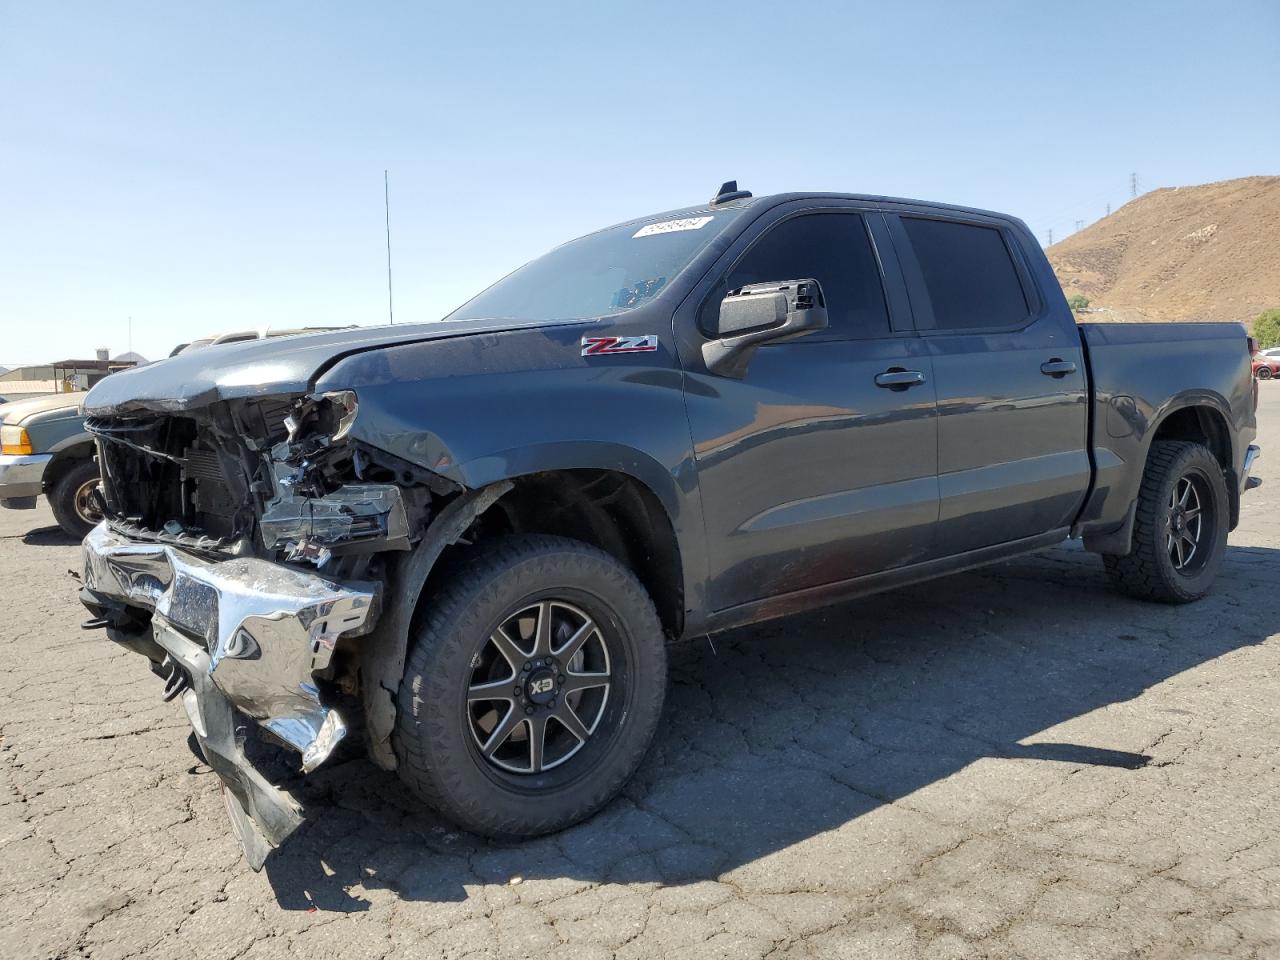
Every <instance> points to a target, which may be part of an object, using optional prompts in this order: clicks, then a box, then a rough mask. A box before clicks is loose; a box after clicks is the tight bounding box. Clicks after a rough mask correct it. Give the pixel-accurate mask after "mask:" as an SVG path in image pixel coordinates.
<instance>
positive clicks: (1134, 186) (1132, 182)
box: [1129, 173, 1138, 199]
mask: <svg viewBox="0 0 1280 960" xmlns="http://www.w3.org/2000/svg"><path fill="white" fill-rule="evenodd" d="M1137 195H1138V175H1137V174H1136V173H1131V174H1129V197H1130V199H1132V198H1134V197H1136V196H1137Z"/></svg>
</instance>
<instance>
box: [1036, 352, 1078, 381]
mask: <svg viewBox="0 0 1280 960" xmlns="http://www.w3.org/2000/svg"><path fill="white" fill-rule="evenodd" d="M1040 372H1041V373H1043V374H1044V375H1045V376H1046V377H1065V376H1066V375H1067V374H1068V373H1075V372H1076V365H1075V364H1074V363H1072V362H1071V361H1070V360H1059V359H1058V358H1057V357H1054V358H1053V359H1052V360H1046V361H1045V362H1044V363H1042V364H1040Z"/></svg>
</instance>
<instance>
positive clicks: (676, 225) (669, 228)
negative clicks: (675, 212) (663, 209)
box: [631, 217, 714, 240]
mask: <svg viewBox="0 0 1280 960" xmlns="http://www.w3.org/2000/svg"><path fill="white" fill-rule="evenodd" d="M712 219H714V218H712V217H685V218H684V219H683V220H663V221H662V222H661V223H651V224H649V225H647V226H644V227H641V228H640V229H639V230H637V231H636V232H635V233H633V234H632V235H631V239H633V240H634V239H635V238H636V237H652V236H655V235H657V234H659V233H675V232H676V231H678V230H700V229H702V228H703V227H705V226H706V225H707V224H708V223H710V222H711V221H712Z"/></svg>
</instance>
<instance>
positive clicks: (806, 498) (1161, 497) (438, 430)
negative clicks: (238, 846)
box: [81, 184, 1258, 866]
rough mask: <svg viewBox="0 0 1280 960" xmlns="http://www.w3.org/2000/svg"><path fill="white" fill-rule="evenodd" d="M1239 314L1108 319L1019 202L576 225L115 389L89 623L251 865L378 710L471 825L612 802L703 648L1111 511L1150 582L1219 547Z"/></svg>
mask: <svg viewBox="0 0 1280 960" xmlns="http://www.w3.org/2000/svg"><path fill="white" fill-rule="evenodd" d="M1249 357H1250V348H1249V345H1248V343H1247V339H1246V336H1245V331H1244V329H1243V328H1242V327H1240V326H1238V325H1235V324H1188V325H1173V324H1138V325H1120V324H1115V325H1089V324H1085V325H1077V323H1076V322H1075V320H1074V319H1073V317H1072V314H1071V311H1070V310H1069V309H1068V307H1067V304H1066V302H1065V300H1064V298H1063V295H1062V292H1061V290H1060V289H1059V287H1058V283H1057V281H1056V280H1055V278H1054V275H1053V273H1052V272H1051V270H1050V267H1049V264H1048V262H1047V261H1046V259H1045V257H1044V255H1043V254H1042V252H1041V250H1040V248H1039V245H1038V244H1037V243H1036V242H1035V240H1034V238H1033V237H1032V236H1031V234H1030V233H1029V232H1028V231H1027V229H1026V227H1025V226H1024V225H1023V224H1022V223H1021V222H1019V221H1018V220H1016V219H1013V218H1011V217H1007V216H1003V215H1000V214H996V213H990V212H986V211H980V210H971V209H965V208H960V207H955V206H946V205H941V204H935V203H921V202H917V201H911V200H895V199H888V198H884V197H872V196H855V195H846V194H785V195H781V196H770V197H752V196H751V195H750V194H749V193H747V192H745V191H740V190H738V189H737V188H736V185H734V184H726V185H725V187H723V188H722V189H721V191H720V192H719V193H718V194H717V196H716V197H715V199H714V200H712V201H711V202H710V203H707V204H704V205H702V206H697V207H692V208H689V209H683V210H676V211H672V212H669V213H663V214H659V215H657V216H650V217H644V218H641V219H638V220H634V221H631V222H628V223H623V224H620V225H618V226H614V227H609V228H607V229H604V230H601V231H599V232H596V233H593V234H590V235H588V236H585V237H582V238H580V239H578V240H574V241H572V242H570V243H567V244H565V245H563V246H561V247H558V248H556V249H555V250H553V251H551V252H550V253H548V254H546V255H545V256H543V257H541V258H540V259H537V260H534V261H533V262H531V263H529V264H527V265H525V266H524V267H521V268H520V269H519V270H516V271H515V272H514V273H512V274H510V275H509V276H507V277H506V278H504V279H502V280H500V281H498V282H497V283H496V284H494V285H493V286H492V287H490V288H488V289H487V290H485V291H484V292H482V293H481V294H479V295H478V296H477V297H475V298H474V299H473V300H471V301H470V302H468V303H466V304H465V305H463V306H462V307H460V308H459V309H457V310H456V311H454V312H453V313H452V314H451V315H450V316H449V317H447V318H446V319H445V321H444V322H435V323H423V324H413V325H409V326H396V327H387V328H380V329H353V330H347V331H343V332H340V333H331V334H318V335H310V336H302V337H295V338H291V339H289V340H287V341H281V342H278V343H271V344H267V343H246V344H236V345H230V346H226V347H223V348H220V349H219V350H217V351H202V352H198V353H195V354H192V355H190V356H179V357H176V358H174V359H173V360H169V361H166V362H165V363H162V364H158V365H156V366H154V367H151V368H144V369H140V370H136V371H126V372H123V373H119V374H116V375H115V376H112V377H110V378H109V379H107V380H105V381H104V382H103V383H101V384H100V385H98V386H97V387H95V388H94V389H93V391H92V392H91V393H90V394H89V396H88V398H87V399H86V401H85V409H86V411H87V413H88V414H89V420H88V422H87V427H88V429H89V431H90V432H91V433H92V434H93V435H94V436H95V437H96V441H97V447H98V458H99V462H100V465H101V468H102V475H103V486H102V495H103V497H102V502H101V508H102V510H103V513H104V516H105V519H104V521H103V522H102V523H101V524H99V525H98V526H97V527H95V528H94V530H93V531H92V532H91V533H90V534H89V536H88V537H87V538H86V540H85V543H84V578H83V585H82V586H83V589H82V592H81V598H82V600H83V602H84V603H85V605H86V606H87V607H88V608H89V610H90V611H91V612H92V615H93V619H92V620H91V621H90V622H89V624H88V626H91V627H104V628H106V631H107V635H108V636H110V638H111V639H112V640H115V641H117V642H119V643H122V644H125V645H127V646H128V647H131V648H133V649H134V650H136V651H138V652H140V653H142V654H144V655H146V656H147V657H148V658H149V659H150V660H151V662H152V665H153V668H154V669H155V671H156V672H157V673H159V674H160V675H161V676H162V677H163V678H164V679H165V696H166V697H180V698H181V699H182V701H183V703H184V705H185V707H186V710H187V712H188V714H189V715H190V718H191V722H192V726H193V728H194V729H195V732H196V738H197V740H198V741H199V744H200V747H201V749H202V751H203V753H204V756H205V757H206V759H207V760H208V763H209V765H210V766H211V767H212V768H213V769H214V770H215V771H216V772H217V773H218V775H219V776H220V777H221V779H222V782H223V784H224V785H225V789H226V791H227V795H228V798H229V801H230V802H229V803H228V809H229V810H230V811H231V815H232V822H233V825H234V827H235V830H236V832H237V834H238V836H239V837H240V839H241V841H242V843H243V844H244V847H245V851H246V854H247V856H248V858H249V860H250V862H251V863H252V864H254V865H255V866H260V865H261V864H262V862H263V860H264V858H265V857H266V856H267V854H268V853H269V851H270V849H271V848H272V847H274V846H276V845H278V844H279V843H280V842H281V841H283V840H284V838H285V837H286V836H287V835H288V834H289V833H290V832H291V831H292V830H293V829H295V828H296V827H297V825H298V824H299V822H300V817H301V811H300V808H299V807H298V805H297V804H296V803H295V802H294V801H293V800H292V799H291V797H289V796H288V795H287V794H286V793H285V792H283V791H281V790H280V789H278V788H277V787H276V786H273V785H272V784H271V783H269V782H268V781H267V780H266V779H265V778H264V777H263V776H262V774H261V773H260V772H259V771H258V770H257V769H256V768H255V767H254V766H253V765H252V764H251V763H250V762H249V761H248V760H247V759H246V757H245V754H244V753H243V752H242V748H241V744H240V741H239V740H238V738H237V733H236V730H237V725H238V723H239V720H238V718H239V717H241V716H243V717H247V718H250V719H252V720H253V721H256V723H257V725H258V726H259V727H260V729H261V730H262V731H264V732H265V733H266V734H267V735H269V736H270V737H272V738H274V739H275V740H277V741H279V742H280V743H282V744H284V745H286V746H288V747H290V748H292V749H293V750H296V751H297V752H298V753H299V754H300V756H301V767H302V769H303V770H304V771H310V770H312V769H314V768H315V767H316V766H317V765H318V764H321V763H323V762H324V761H325V759H326V758H327V757H329V756H330V755H331V754H332V752H333V750H334V748H335V746H336V745H337V744H338V743H339V741H341V740H342V739H343V738H344V736H346V735H347V732H348V730H352V731H356V730H358V731H360V734H361V737H362V739H363V741H364V745H365V746H366V747H367V750H368V753H369V755H370V756H371V758H372V759H373V761H374V762H375V763H377V764H379V765H381V766H383V767H385V768H387V769H394V770H396V771H397V772H398V774H399V775H400V776H401V777H402V778H403V779H404V781H405V782H406V783H407V784H408V785H409V787H410V788H411V789H412V790H413V791H414V792H415V793H416V795H417V796H419V797H420V798H421V799H422V801H423V802H424V803H425V804H427V805H429V806H430V807H433V808H435V809H436V810H438V811H439V812H440V813H442V814H444V815H445V816H446V817H448V818H450V819H452V820H453V821H454V822H456V823H458V824H460V825H462V826H463V827H465V828H467V829H469V830H472V831H475V832H478V833H481V834H486V835H490V836H495V837H504V838H513V837H523V836H530V835H534V834H539V833H544V832H547V831H552V830H556V829H559V828H562V827H564V826H566V825H568V824H571V823H573V822H575V821H578V820H581V819H582V818H584V817H587V816H589V815H590V814H592V813H593V812H594V811H596V810H598V809H599V808H600V807H601V806H602V805H604V804H605V803H607V802H608V801H609V799H610V798H611V797H613V796H614V795H615V794H616V793H617V792H618V790H619V789H620V788H621V787H622V785H623V784H624V782H625V781H626V780H627V778H628V777H629V776H630V775H631V774H632V772H633V771H634V770H635V768H636V766H637V764H638V763H639V762H640V759H641V757H642V756H643V754H644V753H645V750H646V748H647V747H648V745H649V742H650V740H651V738H652V737H653V734H654V730H655V727H656V725H657V723H658V718H659V714H660V712H661V708H662V703H663V695H664V684H665V675H666V657H665V643H666V642H667V641H671V640H676V639H679V638H687V637H697V636H702V635H705V634H709V633H713V632H715V631H720V630H725V629H727V628H731V627H738V626H741V625H743V624H749V623H753V622H756V621H760V620H764V619H766V618H771V617H779V616H783V615H786V614H791V613H795V612H798V611H802V610H808V609H811V608H814V607H817V606H819V605H822V604H830V603H833V602H836V601H842V600H847V599H849V598H852V597H857V596H859V595H862V594H866V593H868V592H870V591H875V590H883V589H886V588H889V587H894V586H897V585H900V584H905V583H910V582H913V581H919V580H922V579H925V578H929V577H936V576H939V575H942V574H946V573H951V572H953V571H957V570H964V569H967V568H971V567H975V566H978V565H980V564H985V563H991V562H993V561H997V560H1002V559H1004V558H1007V557H1012V556H1016V555H1018V554H1022V553H1026V552H1028V551H1032V550H1039V549H1042V548H1044V547H1049V546H1052V545H1053V544H1056V543H1059V542H1061V541H1063V540H1066V539H1067V538H1068V537H1074V538H1081V539H1083V541H1084V545H1085V547H1086V548H1087V549H1089V550H1093V551H1095V552H1097V553H1099V554H1101V555H1102V559H1103V562H1104V563H1105V565H1106V569H1107V571H1108V573H1109V574H1110V575H1111V577H1112V578H1113V580H1114V581H1115V583H1116V585H1117V586H1119V587H1120V588H1121V589H1123V590H1125V591H1127V592H1129V593H1131V594H1133V595H1134V596H1136V597H1140V598H1143V599H1146V600H1154V601H1166V602H1174V603H1180V602H1185V601H1191V600H1195V599H1197V598H1198V597H1200V596H1202V595H1203V594H1204V593H1205V592H1206V591H1207V590H1208V589H1209V588H1210V585H1211V584H1212V582H1213V579H1214V577H1215V576H1216V575H1217V573H1218V569H1219V566H1220V564H1221V562H1222V558H1223V554H1224V550H1225V547H1226V537H1227V532H1228V531H1229V530H1230V529H1232V528H1233V527H1234V526H1235V525H1236V522H1237V519H1238V516H1239V511H1240V500H1241V494H1242V493H1243V492H1244V491H1245V490H1246V489H1248V488H1249V487H1250V486H1251V485H1253V483H1254V481H1253V480H1251V479H1250V467H1251V465H1252V463H1253V461H1254V458H1255V457H1256V456H1257V453H1258V448H1257V447H1255V446H1253V445H1252V442H1251V441H1252V440H1253V438H1254V408H1255V404H1256V394H1255V387H1254V382H1253V378H1252V376H1251V375H1250V359H1249Z"/></svg>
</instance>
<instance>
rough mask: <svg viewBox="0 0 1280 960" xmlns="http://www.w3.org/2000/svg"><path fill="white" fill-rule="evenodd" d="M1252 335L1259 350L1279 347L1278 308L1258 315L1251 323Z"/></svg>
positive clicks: (1279, 325)
mask: <svg viewBox="0 0 1280 960" xmlns="http://www.w3.org/2000/svg"><path fill="white" fill-rule="evenodd" d="M1253 335H1254V337H1256V338H1257V341H1258V349H1259V350H1265V349H1267V347H1280V307H1277V308H1276V309H1274V310H1266V311H1264V312H1263V313H1260V314H1258V317H1257V319H1256V320H1254V321H1253Z"/></svg>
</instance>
